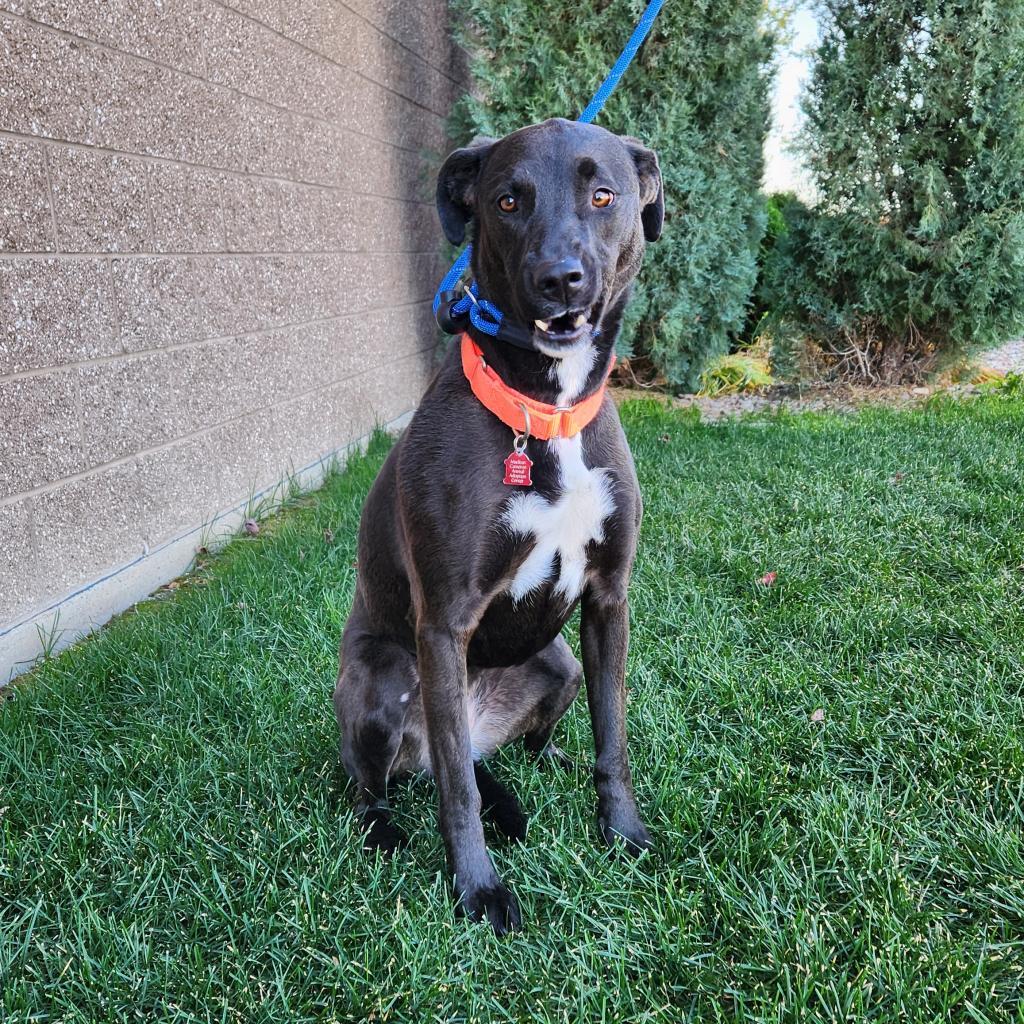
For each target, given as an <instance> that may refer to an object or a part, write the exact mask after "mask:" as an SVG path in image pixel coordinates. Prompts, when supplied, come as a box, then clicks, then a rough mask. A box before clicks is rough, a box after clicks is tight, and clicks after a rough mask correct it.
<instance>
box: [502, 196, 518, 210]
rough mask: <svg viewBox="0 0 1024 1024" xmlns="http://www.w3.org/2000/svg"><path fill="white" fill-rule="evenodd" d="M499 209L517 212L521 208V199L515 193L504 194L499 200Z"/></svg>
mask: <svg viewBox="0 0 1024 1024" xmlns="http://www.w3.org/2000/svg"><path fill="white" fill-rule="evenodd" d="M498 209H499V210H501V212H502V213H515V212H516V210H518V209H519V200H518V199H516V197H515V196H513V195H504V196H502V197H501V198H500V199H499V200H498Z"/></svg>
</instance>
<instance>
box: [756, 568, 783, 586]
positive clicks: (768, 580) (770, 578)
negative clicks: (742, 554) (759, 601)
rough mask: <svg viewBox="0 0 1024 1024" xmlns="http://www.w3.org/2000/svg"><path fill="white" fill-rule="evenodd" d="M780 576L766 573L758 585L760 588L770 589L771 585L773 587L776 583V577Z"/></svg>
mask: <svg viewBox="0 0 1024 1024" xmlns="http://www.w3.org/2000/svg"><path fill="white" fill-rule="evenodd" d="M778 575H779V574H778V573H777V572H766V573H765V574H764V575H763V576H762V577H761V578H760V579H759V580H758V581H757V584H758V586H760V587H770V586H771V585H772V584H773V583H774V582H775V578H776V576H778Z"/></svg>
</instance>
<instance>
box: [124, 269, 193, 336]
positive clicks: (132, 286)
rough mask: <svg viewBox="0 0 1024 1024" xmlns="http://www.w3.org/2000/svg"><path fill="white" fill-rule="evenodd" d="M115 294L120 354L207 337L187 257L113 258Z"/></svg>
mask: <svg viewBox="0 0 1024 1024" xmlns="http://www.w3.org/2000/svg"><path fill="white" fill-rule="evenodd" d="M112 270H113V278H114V291H115V295H116V300H117V309H118V312H119V314H120V318H121V340H122V344H123V346H124V350H125V351H129V352H131V351H135V352H137V351H141V350H143V349H151V348H160V347H162V346H164V345H171V344H176V343H178V342H183V341H194V340H198V339H200V338H202V337H205V336H207V335H206V334H205V332H204V326H203V323H202V321H201V319H200V315H199V307H198V304H197V301H196V294H195V282H196V278H197V276H198V268H197V265H196V262H195V260H194V258H192V257H187V256H153V257H148V256H146V257H135V258H129V259H124V258H122V259H115V260H113V262H112Z"/></svg>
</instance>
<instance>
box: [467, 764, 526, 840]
mask: <svg viewBox="0 0 1024 1024" xmlns="http://www.w3.org/2000/svg"><path fill="white" fill-rule="evenodd" d="M473 773H474V775H475V776H476V788H477V789H478V790H480V808H481V810H480V813H481V814H482V815H483V816H484V817H485V818H487V819H488V820H489V821H490V822H491V823H492V824H493V825H494V827H495V828H496V829H497V830H498V831H499V832H500V833H501V834H502V835H503V836H505V837H506V838H508V839H511V840H513V841H514V842H517V843H521V842H522V841H523V840H524V839H525V838H526V821H527V818H526V814H525V813H524V811H523V808H522V807H521V806H520V804H519V801H518V800H517V799H516V796H515V794H514V793H512V792H511V791H510V790H508V789H506V788H505V787H504V786H503V785H502V784H501V783H500V782H499V781H498V780H497V779H496V778H495V777H494V776H493V775H492V774H491V773H490V771H489V770H488V769H487V767H486V766H485V765H484V764H483V763H482V762H481V761H476V762H475V763H474V765H473Z"/></svg>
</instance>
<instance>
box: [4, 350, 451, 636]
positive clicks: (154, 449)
mask: <svg viewBox="0 0 1024 1024" xmlns="http://www.w3.org/2000/svg"><path fill="white" fill-rule="evenodd" d="M434 347H435V346H434V345H433V344H430V345H426V346H424V347H423V348H419V349H416V350H415V351H413V352H409V353H408V354H407V355H404V356H399V358H398V360H397V362H396V363H395V364H394V365H395V366H401V365H402V364H404V363H406V362H409V361H410V360H412V359H415V358H416V357H418V356H422V355H423V354H424V353H425V352H431V351H433V350H434ZM375 372H376V370H375V369H374V368H372V367H371V368H370V369H368V370H363V371H362V372H361V373H354V374H350V375H349V376H347V377H338V378H335V379H334V380H330V381H327V382H326V383H323V384H316V385H314V386H313V387H311V388H306V390H304V391H297V392H295V394H292V395H288V397H287V398H281V399H278V400H277V401H276V402H271V403H269V404H268V405H260V406H257V407H256V408H255V409H246V410H245V411H244V412H241V413H239V414H238V415H237V416H230V417H228V418H227V419H225V420H219V421H218V422H217V423H213V424H210V425H209V426H206V427H200V428H198V429H197V430H191V431H189V432H188V433H187V434H181V435H180V436H178V437H174V438H172V439H171V440H169V441H164V442H163V443H162V444H158V445H151V446H150V447H148V448H140V449H138V451H134V452H130V453H129V454H127V455H120V456H118V457H117V458H116V459H109V460H108V461H107V462H101V463H99V464H98V465H95V466H90V467H89V468H88V469H83V470H80V471H79V472H77V473H72V474H71V475H70V476H64V477H61V478H60V479H59V480H52V481H50V482H49V483H45V484H39V485H38V486H36V487H32V488H30V489H29V490H27V491H19V492H18V493H17V494H12V495H10V496H8V497H6V498H0V508H3V507H4V506H5V505H13V504H14V503H15V502H18V501H24V500H25V499H27V498H36V497H39V496H40V495H43V494H48V493H49V492H51V491H55V490H57V489H58V488H59V487H63V486H64V485H65V484H73V483H77V482H78V481H79V480H85V479H86V478H88V477H91V476H96V475H98V474H99V473H102V472H105V471H107V470H110V469H116V468H117V467H118V466H123V465H125V464H127V463H129V462H132V461H134V460H135V459H141V458H143V457H145V456H147V455H156V454H158V453H159V452H162V451H167V450H168V449H170V448H174V447H175V446H176V445H180V444H183V443H185V442H187V441H195V440H196V439H197V438H201V437H206V436H207V435H208V434H212V433H213V432H214V431H215V430H220V429H221V428H223V427H228V426H231V424H233V423H238V422H239V421H241V420H244V419H245V418H246V417H247V416H252V415H254V414H256V413H265V412H273V411H274V410H276V409H279V408H281V407H282V406H285V405H287V404H288V403H290V402H297V401H298V400H299V399H302V398H308V397H309V396H310V395H315V394H317V393H318V392H320V391H326V390H327V389H328V388H332V387H336V386H337V385H339V384H348V383H350V382H353V381H358V380H360V379H362V378H363V377H366V376H368V375H369V374H371V373H375ZM0 636H3V634H2V633H0Z"/></svg>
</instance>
